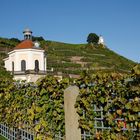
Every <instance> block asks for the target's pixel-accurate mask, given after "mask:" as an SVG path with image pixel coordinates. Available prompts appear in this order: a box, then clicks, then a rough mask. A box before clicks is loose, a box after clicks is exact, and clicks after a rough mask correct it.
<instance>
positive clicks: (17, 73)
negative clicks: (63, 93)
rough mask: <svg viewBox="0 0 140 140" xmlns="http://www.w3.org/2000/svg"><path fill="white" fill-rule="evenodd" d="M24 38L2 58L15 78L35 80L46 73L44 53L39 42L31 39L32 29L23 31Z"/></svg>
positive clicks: (28, 80)
mask: <svg viewBox="0 0 140 140" xmlns="http://www.w3.org/2000/svg"><path fill="white" fill-rule="evenodd" d="M23 34H24V40H23V41H22V42H21V43H19V44H18V45H17V46H16V47H15V48H14V49H13V50H12V51H11V52H9V53H8V57H7V58H5V59H4V62H5V68H6V70H7V71H10V72H11V73H12V74H13V76H14V79H15V80H26V81H27V82H35V81H36V80H37V79H38V78H40V77H42V76H45V75H46V65H47V64H46V55H45V51H44V50H43V49H42V48H40V44H39V42H33V41H32V31H31V30H30V29H25V30H24V31H23Z"/></svg>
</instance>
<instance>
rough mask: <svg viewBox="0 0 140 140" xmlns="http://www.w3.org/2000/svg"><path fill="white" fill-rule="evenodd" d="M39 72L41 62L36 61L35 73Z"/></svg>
mask: <svg viewBox="0 0 140 140" xmlns="http://www.w3.org/2000/svg"><path fill="white" fill-rule="evenodd" d="M38 71H39V61H38V60H35V72H38Z"/></svg>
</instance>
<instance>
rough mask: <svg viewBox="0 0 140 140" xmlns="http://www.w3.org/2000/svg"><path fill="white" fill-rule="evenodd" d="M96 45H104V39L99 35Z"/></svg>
mask: <svg viewBox="0 0 140 140" xmlns="http://www.w3.org/2000/svg"><path fill="white" fill-rule="evenodd" d="M98 44H102V45H104V38H103V37H102V36H101V35H100V36H99V41H98Z"/></svg>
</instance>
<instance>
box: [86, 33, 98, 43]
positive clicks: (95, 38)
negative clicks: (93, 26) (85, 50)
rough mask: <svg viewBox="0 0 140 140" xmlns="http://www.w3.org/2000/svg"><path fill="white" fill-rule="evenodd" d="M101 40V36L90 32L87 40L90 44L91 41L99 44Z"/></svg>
mask: <svg viewBox="0 0 140 140" xmlns="http://www.w3.org/2000/svg"><path fill="white" fill-rule="evenodd" d="M98 41H99V36H98V35H97V34H95V33H90V34H89V35H88V37H87V42H88V43H89V44H90V43H93V44H94V43H95V44H97V43H98Z"/></svg>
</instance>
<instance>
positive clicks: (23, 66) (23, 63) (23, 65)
mask: <svg viewBox="0 0 140 140" xmlns="http://www.w3.org/2000/svg"><path fill="white" fill-rule="evenodd" d="M25 70H26V61H25V60H21V71H25Z"/></svg>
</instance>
